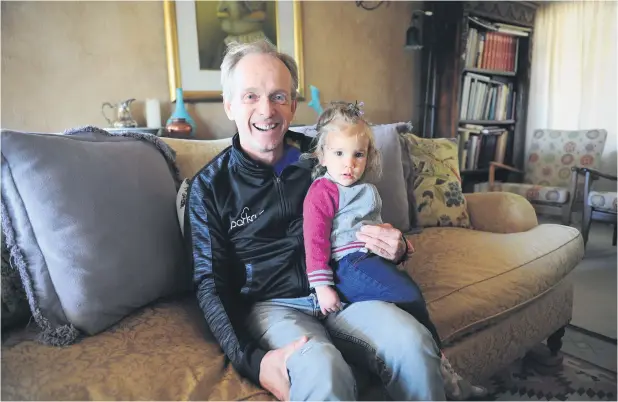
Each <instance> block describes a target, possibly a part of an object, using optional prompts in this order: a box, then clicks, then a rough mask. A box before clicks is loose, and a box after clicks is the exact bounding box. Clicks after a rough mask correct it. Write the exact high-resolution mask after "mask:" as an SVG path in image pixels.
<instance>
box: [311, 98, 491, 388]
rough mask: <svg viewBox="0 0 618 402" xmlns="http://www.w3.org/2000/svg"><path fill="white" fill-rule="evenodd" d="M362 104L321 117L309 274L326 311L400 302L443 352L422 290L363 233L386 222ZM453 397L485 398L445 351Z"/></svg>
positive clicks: (337, 106) (338, 106) (338, 105)
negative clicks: (371, 302)
mask: <svg viewBox="0 0 618 402" xmlns="http://www.w3.org/2000/svg"><path fill="white" fill-rule="evenodd" d="M360 106H362V103H361V104H360V105H359V104H356V103H354V104H352V103H347V102H334V103H331V104H330V105H329V106H328V107H327V108H326V109H325V110H324V112H323V113H322V114H321V115H320V117H319V119H318V123H317V126H316V129H317V131H318V136H317V138H316V139H317V145H316V147H315V150H314V152H313V153H312V154H310V155H305V157H310V158H315V159H317V161H318V163H317V165H316V167H315V169H314V171H313V179H314V182H313V183H312V184H311V186H310V188H309V191H308V192H307V196H306V198H305V201H304V205H303V215H304V216H303V218H304V221H303V222H304V223H303V230H304V241H305V252H306V258H307V261H306V262H307V264H306V265H307V275H308V278H309V284H310V286H311V287H312V288H313V289H315V293H316V296H317V299H318V302H319V305H320V309H321V311H322V314H324V315H328V314H329V313H335V312H337V311H339V310H341V309H342V304H341V301H343V302H347V303H354V302H360V301H366V300H381V301H386V302H392V303H395V304H396V305H397V306H399V307H400V308H402V309H403V310H405V311H407V312H408V313H410V314H412V315H413V316H414V317H415V318H416V319H417V320H418V321H419V322H420V323H421V324H422V325H424V326H425V327H426V328H427V329H428V330H429V332H430V333H431V335H432V336H433V339H434V340H435V342H436V345H437V346H438V348H439V349H440V350H441V349H442V343H441V341H440V336H439V335H438V331H437V330H436V328H435V326H434V325H433V323H432V321H431V319H430V317H429V312H428V311H427V307H426V304H425V300H424V298H423V295H422V293H421V290H420V288H419V287H418V285H417V284H416V283H415V282H414V281H413V280H412V279H411V278H410V277H409V276H408V275H407V274H406V273H404V272H401V271H399V270H398V269H397V267H396V266H395V264H394V263H393V262H391V261H388V260H386V259H384V258H382V257H380V256H378V255H376V254H373V253H371V252H370V251H368V250H367V249H366V248H365V245H364V243H362V242H360V241H358V240H357V238H356V233H357V232H358V231H359V230H360V228H361V227H362V226H363V225H365V224H371V225H375V224H381V223H382V218H381V209H382V200H381V199H380V195H379V194H378V190H377V188H376V187H375V186H374V185H373V184H371V183H370V182H369V181H370V180H372V179H376V178H378V177H379V175H380V174H381V161H380V153H379V151H378V150H377V149H376V145H375V141H374V137H373V133H372V131H371V127H370V126H369V124H368V123H367V121H366V120H365V119H364V118H363V117H362V115H363V112H362V111H361V110H360ZM439 356H440V358H441V372H442V375H443V377H444V381H445V390H446V394H447V396H448V397H449V398H451V399H464V398H468V397H470V396H475V397H479V396H484V394H485V390H484V389H483V388H481V387H476V386H472V385H471V384H470V383H468V382H467V381H465V380H463V379H462V378H461V376H459V375H458V374H457V373H455V372H454V371H453V369H452V367H451V365H450V363H449V361H448V359H447V358H446V357H445V356H444V354H443V353H442V352H441V351H440V352H439Z"/></svg>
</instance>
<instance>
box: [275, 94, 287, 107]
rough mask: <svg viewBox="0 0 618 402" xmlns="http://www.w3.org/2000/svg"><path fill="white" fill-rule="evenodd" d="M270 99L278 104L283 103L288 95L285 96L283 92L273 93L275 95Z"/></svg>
mask: <svg viewBox="0 0 618 402" xmlns="http://www.w3.org/2000/svg"><path fill="white" fill-rule="evenodd" d="M272 100H273V102H275V103H278V104H280V105H281V104H284V103H286V102H287V101H288V97H287V96H285V95H284V94H275V95H273V96H272Z"/></svg>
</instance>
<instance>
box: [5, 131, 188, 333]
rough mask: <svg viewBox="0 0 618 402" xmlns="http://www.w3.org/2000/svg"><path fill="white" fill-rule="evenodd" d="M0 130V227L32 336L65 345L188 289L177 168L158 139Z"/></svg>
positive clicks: (125, 134)
mask: <svg viewBox="0 0 618 402" xmlns="http://www.w3.org/2000/svg"><path fill="white" fill-rule="evenodd" d="M1 135H2V230H3V232H4V234H5V239H6V243H7V247H8V248H9V250H10V252H11V256H12V257H13V264H14V266H16V267H17V268H18V269H19V270H20V275H21V278H22V281H23V282H22V283H23V285H24V288H25V291H26V295H27V297H28V299H29V304H30V307H31V311H32V315H33V316H34V319H35V320H36V322H37V324H38V325H39V326H40V327H41V329H42V330H43V332H42V333H41V339H42V340H43V342H45V343H48V344H52V345H67V344H70V343H72V342H74V341H75V340H76V339H77V337H78V336H79V335H80V334H86V335H94V334H96V333H98V332H100V331H103V330H104V329H106V328H108V327H109V326H111V325H112V324H114V323H115V322H117V321H119V320H120V319H121V318H123V317H125V316H126V315H128V314H130V313H131V312H133V311H134V310H136V309H138V308H140V307H142V306H144V305H146V304H147V303H150V302H152V301H155V300H156V299H158V298H161V297H164V296H168V295H171V294H175V293H177V292H183V291H188V290H189V289H191V270H190V267H189V266H188V264H186V259H185V253H184V251H183V243H182V236H181V234H180V228H179V226H178V220H177V218H176V208H175V199H176V191H177V188H178V185H179V184H180V182H179V178H178V170H177V169H176V167H175V164H174V153H173V150H171V149H170V148H169V147H168V146H167V145H166V144H165V143H164V142H163V141H161V140H160V139H159V138H158V137H156V136H154V135H150V134H142V133H130V132H123V133H117V134H113V135H112V134H109V133H107V132H105V131H103V130H100V129H97V128H94V127H85V128H81V129H76V130H71V131H69V132H66V133H65V135H55V134H40V133H39V134H34V133H21V132H14V131H8V130H3V131H2V132H1Z"/></svg>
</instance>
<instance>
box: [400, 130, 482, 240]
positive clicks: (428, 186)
mask: <svg viewBox="0 0 618 402" xmlns="http://www.w3.org/2000/svg"><path fill="white" fill-rule="evenodd" d="M401 135H402V136H403V137H404V138H405V139H406V141H408V143H409V144H408V145H409V147H408V149H409V150H410V158H411V160H412V166H413V169H414V183H413V187H414V196H415V198H416V206H417V211H418V219H419V223H420V225H421V226H423V227H429V226H456V227H461V228H470V227H471V224H470V216H469V215H468V208H467V205H466V199H465V198H464V196H463V192H462V189H461V178H460V175H459V163H458V156H457V150H458V144H457V140H456V139H450V138H438V139H429V138H421V137H417V136H416V135H414V134H411V133H402V134H401Z"/></svg>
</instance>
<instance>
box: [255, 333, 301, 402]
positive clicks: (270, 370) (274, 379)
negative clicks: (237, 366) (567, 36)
mask: <svg viewBox="0 0 618 402" xmlns="http://www.w3.org/2000/svg"><path fill="white" fill-rule="evenodd" d="M307 341H308V339H307V337H306V336H303V337H301V338H300V339H298V340H296V341H294V342H292V343H290V344H288V345H286V346H284V347H282V348H279V349H274V350H271V351H269V352H268V353H266V354H265V355H264V358H262V361H261V362H260V385H261V386H262V388H264V389H265V390H267V391H268V392H270V393H271V394H273V395H274V396H275V398H277V399H279V400H280V401H289V400H290V377H289V376H288V367H287V361H288V358H289V357H290V356H291V355H292V353H294V352H295V351H296V350H297V349H298V348H300V347H301V346H303V345H304V344H305V343H307Z"/></svg>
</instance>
